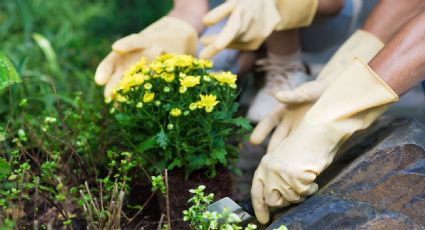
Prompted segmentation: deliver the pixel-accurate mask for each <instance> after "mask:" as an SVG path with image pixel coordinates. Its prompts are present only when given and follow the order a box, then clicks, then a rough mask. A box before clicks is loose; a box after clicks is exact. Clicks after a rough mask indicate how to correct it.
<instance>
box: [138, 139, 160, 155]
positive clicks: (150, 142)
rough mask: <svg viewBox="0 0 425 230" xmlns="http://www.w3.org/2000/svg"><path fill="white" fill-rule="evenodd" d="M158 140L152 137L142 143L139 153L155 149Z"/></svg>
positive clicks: (139, 146)
mask: <svg viewBox="0 0 425 230" xmlns="http://www.w3.org/2000/svg"><path fill="white" fill-rule="evenodd" d="M156 138H157V137H156V136H152V137H149V138H148V139H146V140H144V141H142V142H141V143H140V144H139V145H137V151H139V152H144V151H146V150H149V149H152V148H154V147H155V146H156V145H157V141H156Z"/></svg>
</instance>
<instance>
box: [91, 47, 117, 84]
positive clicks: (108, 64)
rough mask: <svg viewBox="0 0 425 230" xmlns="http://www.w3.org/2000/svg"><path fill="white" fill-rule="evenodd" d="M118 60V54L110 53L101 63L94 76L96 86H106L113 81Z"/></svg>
mask: <svg viewBox="0 0 425 230" xmlns="http://www.w3.org/2000/svg"><path fill="white" fill-rule="evenodd" d="M117 58H118V57H117V54H116V53H114V52H110V53H109V54H108V56H106V58H105V59H103V60H102V62H100V64H99V66H98V67H97V69H96V73H95V75H94V80H95V82H96V84H98V85H105V84H106V83H107V82H108V81H109V79H111V76H112V73H113V71H114V67H115V62H116V60H117Z"/></svg>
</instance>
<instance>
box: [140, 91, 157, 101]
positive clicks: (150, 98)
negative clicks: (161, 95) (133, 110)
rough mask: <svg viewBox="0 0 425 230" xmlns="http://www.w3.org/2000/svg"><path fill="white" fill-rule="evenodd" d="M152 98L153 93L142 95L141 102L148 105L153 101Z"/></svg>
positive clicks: (153, 96)
mask: <svg viewBox="0 0 425 230" xmlns="http://www.w3.org/2000/svg"><path fill="white" fill-rule="evenodd" d="M154 98H155V93H151V92H146V93H145V95H143V102H144V103H149V102H151V101H153V99H154Z"/></svg>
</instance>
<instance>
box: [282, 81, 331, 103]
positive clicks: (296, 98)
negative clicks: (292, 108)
mask: <svg viewBox="0 0 425 230" xmlns="http://www.w3.org/2000/svg"><path fill="white" fill-rule="evenodd" d="M326 87H327V84H326V83H325V82H323V81H318V80H314V81H309V82H306V83H304V84H302V85H301V86H299V87H297V88H295V89H293V90H283V91H280V92H278V93H276V95H275V97H276V99H277V100H278V101H280V102H282V103H285V104H302V103H307V102H314V101H316V100H317V99H318V98H319V97H320V95H322V93H323V91H325V89H326Z"/></svg>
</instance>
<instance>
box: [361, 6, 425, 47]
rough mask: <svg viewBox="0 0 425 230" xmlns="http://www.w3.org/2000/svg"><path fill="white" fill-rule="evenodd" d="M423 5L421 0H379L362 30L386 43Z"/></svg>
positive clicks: (419, 11) (418, 12)
mask: <svg viewBox="0 0 425 230" xmlns="http://www.w3.org/2000/svg"><path fill="white" fill-rule="evenodd" d="M424 7H425V1H423V0H408V1H400V0H380V1H379V2H378V3H377V4H376V6H375V7H374V8H373V10H372V12H371V13H370V15H369V17H368V18H367V20H366V22H365V24H364V26H363V28H362V29H363V30H366V31H368V32H369V33H372V34H374V35H375V36H377V37H378V38H379V39H381V41H383V42H384V43H387V42H388V41H389V40H391V38H392V37H394V35H395V34H396V33H397V32H398V31H399V30H400V29H401V28H402V27H403V26H404V25H405V24H406V23H407V22H409V21H410V20H411V19H412V18H414V17H415V16H416V15H418V14H420V13H421V12H422V11H423V9H424Z"/></svg>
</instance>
